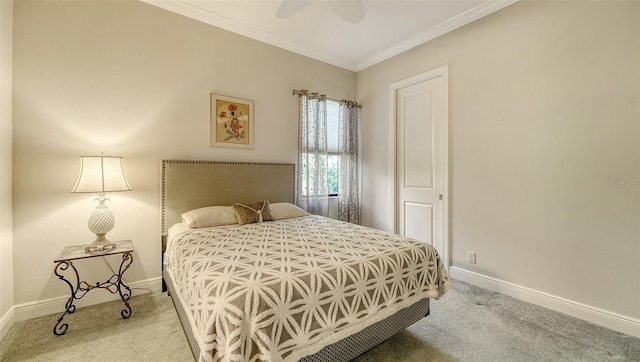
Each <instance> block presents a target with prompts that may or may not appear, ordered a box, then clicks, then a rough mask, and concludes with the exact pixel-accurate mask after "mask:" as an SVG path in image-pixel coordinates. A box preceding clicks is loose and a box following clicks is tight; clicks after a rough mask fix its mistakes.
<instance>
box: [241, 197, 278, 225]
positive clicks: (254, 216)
mask: <svg viewBox="0 0 640 362" xmlns="http://www.w3.org/2000/svg"><path fill="white" fill-rule="evenodd" d="M233 209H234V210H235V211H236V218H237V219H238V220H237V221H238V224H240V225H244V224H252V223H256V222H263V221H274V220H275V219H274V218H273V215H272V214H271V209H270V208H269V200H264V201H262V202H254V203H251V204H239V203H235V204H233Z"/></svg>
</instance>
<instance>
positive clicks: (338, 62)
mask: <svg viewBox="0 0 640 362" xmlns="http://www.w3.org/2000/svg"><path fill="white" fill-rule="evenodd" d="M140 1H142V2H144V3H147V4H149V5H153V6H156V7H159V8H161V9H164V10H167V11H170V12H172V13H176V14H180V15H183V16H186V17H188V18H191V19H194V20H197V21H200V22H203V23H205V24H209V25H212V26H215V27H218V28H221V29H224V30H227V31H230V32H232V33H236V34H240V35H242V36H246V37H248V38H251V39H254V40H257V41H260V42H263V43H266V44H270V45H273V46H275V47H278V48H281V49H285V50H288V51H290V52H293V53H296V54H299V55H302V56H305V57H308V58H311V59H315V60H318V61H321V62H324V63H327V64H331V65H335V66H337V67H340V68H344V69H346V70H350V71H353V72H358V71H361V70H363V69H366V68H368V67H370V66H372V65H375V64H377V63H380V62H382V61H384V60H387V59H389V58H391V57H394V56H396V55H398V54H400V53H403V52H405V51H407V50H409V49H412V48H415V47H416V46H418V45H421V44H423V43H425V42H428V41H429V40H433V39H435V38H437V37H439V36H441V35H444V34H446V33H448V32H450V31H452V30H455V29H457V28H459V27H462V26H464V25H466V24H469V23H471V22H473V21H475V20H478V19H480V18H481V17H483V16H486V15H489V14H491V13H493V12H495V11H498V10H500V9H502V8H505V7H507V6H509V5H511V4H513V3H515V2H517V1H518V0H488V1H486V2H483V3H482V4H480V5H478V6H476V7H474V8H472V9H470V10H467V11H466V12H464V13H462V14H460V15H458V16H455V17H453V18H451V19H449V20H447V21H445V22H443V23H440V24H439V25H437V26H435V27H433V28H431V29H428V30H426V31H424V32H422V33H420V34H418V35H416V36H414V37H411V38H409V39H407V40H405V41H403V42H401V43H399V44H397V45H395V46H393V47H391V48H389V49H387V50H384V51H382V52H379V53H377V54H374V55H372V56H370V57H367V58H365V59H362V60H360V61H357V62H355V63H354V62H351V61H349V60H346V59H342V58H339V57H335V56H330V55H327V54H324V53H320V52H317V51H315V50H312V49H310V48H307V47H304V46H301V45H298V44H295V43H292V42H289V41H286V40H283V39H281V38H279V37H277V36H275V35H273V34H270V33H267V32H263V31H260V30H258V29H255V28H253V27H251V26H248V25H246V24H242V23H239V22H237V21H234V20H231V19H229V18H226V17H223V16H221V15H219V14H216V13H214V12H211V11H208V10H204V9H202V8H199V7H197V6H194V5H193V4H190V3H188V2H185V1H181V0H140Z"/></svg>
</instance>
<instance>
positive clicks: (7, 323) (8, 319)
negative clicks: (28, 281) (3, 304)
mask: <svg viewBox="0 0 640 362" xmlns="http://www.w3.org/2000/svg"><path fill="white" fill-rule="evenodd" d="M15 321H16V311H15V308H14V307H11V308H9V310H8V311H7V312H6V313H5V314H4V315H3V316H2V318H0V341H1V340H2V338H4V336H6V335H7V333H8V332H9V329H11V326H13V323H14V322H15Z"/></svg>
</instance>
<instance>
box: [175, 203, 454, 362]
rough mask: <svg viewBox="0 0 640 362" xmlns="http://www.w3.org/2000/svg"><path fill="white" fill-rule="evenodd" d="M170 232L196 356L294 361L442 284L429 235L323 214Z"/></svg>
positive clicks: (434, 294) (438, 292)
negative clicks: (425, 238) (422, 238)
mask: <svg viewBox="0 0 640 362" xmlns="http://www.w3.org/2000/svg"><path fill="white" fill-rule="evenodd" d="M173 234H174V236H173V237H172V238H171V239H169V241H168V245H167V251H166V254H165V269H166V271H167V272H168V273H169V274H170V277H171V278H172V280H173V281H174V284H175V287H176V291H177V293H178V294H179V295H178V296H177V297H178V298H179V299H180V301H181V303H182V304H183V306H184V308H185V311H186V312H187V315H188V317H189V319H190V321H189V322H190V324H191V327H192V329H193V332H194V336H195V338H196V340H197V342H198V344H199V346H200V350H201V355H200V356H199V359H200V361H296V360H298V359H300V358H302V357H304V356H306V355H309V354H313V353H315V352H317V351H319V350H320V349H321V348H322V347H324V346H326V345H329V344H331V343H334V342H337V341H338V340H340V339H343V338H345V337H347V336H349V335H351V334H353V333H357V332H359V331H360V330H362V329H363V328H365V327H367V326H369V325H371V324H373V323H376V322H378V321H380V320H382V319H384V318H386V317H389V316H390V315H392V314H394V313H395V312H397V311H398V310H400V309H402V308H405V307H408V306H410V305H411V304H413V303H415V302H417V301H418V300H420V299H423V298H426V297H430V298H439V297H440V296H442V295H443V294H444V293H445V292H446V291H447V289H448V288H449V278H448V276H447V273H446V270H445V269H444V266H443V264H442V262H441V260H440V257H439V255H438V253H437V252H436V251H435V249H433V248H432V247H431V246H430V245H428V244H425V243H422V242H419V241H415V240H412V239H408V238H403V237H400V236H397V235H393V234H389V233H386V232H383V231H378V230H374V229H370V228H366V227H362V226H357V225H353V224H348V223H343V222H339V221H336V220H333V219H328V218H324V217H320V216H307V217H301V218H295V219H288V220H280V221H271V222H264V223H258V224H248V225H243V226H231V227H218V228H204V229H192V230H184V231H180V232H177V233H176V232H175V230H174V232H173ZM175 297H176V296H174V298H175Z"/></svg>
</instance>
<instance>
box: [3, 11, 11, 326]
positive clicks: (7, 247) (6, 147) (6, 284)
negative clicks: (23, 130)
mask: <svg viewBox="0 0 640 362" xmlns="http://www.w3.org/2000/svg"><path fill="white" fill-rule="evenodd" d="M12 14H13V2H12V1H0V319H1V318H2V317H3V316H4V315H5V314H6V313H7V312H8V311H9V310H10V309H11V307H12V306H13V233H12V222H13V215H12V213H13V211H12V202H11V164H12V160H11V143H12V140H11V123H12V120H11V79H12V74H11V55H12V50H13V49H12V43H13V38H12V26H13V18H12ZM1 332H2V330H0V333H1ZM0 338H2V335H1V334H0Z"/></svg>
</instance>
